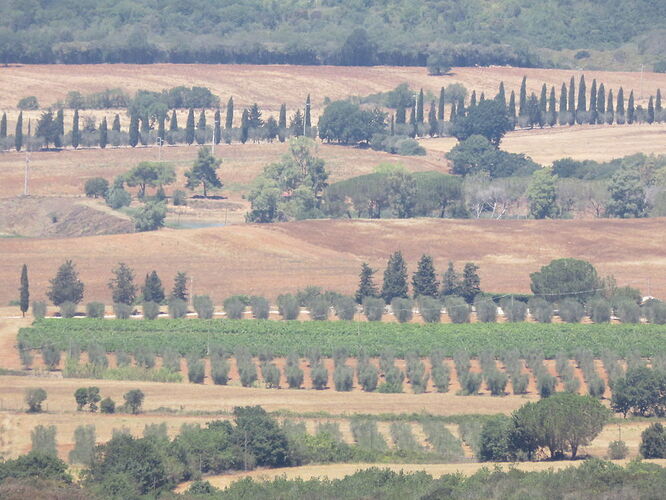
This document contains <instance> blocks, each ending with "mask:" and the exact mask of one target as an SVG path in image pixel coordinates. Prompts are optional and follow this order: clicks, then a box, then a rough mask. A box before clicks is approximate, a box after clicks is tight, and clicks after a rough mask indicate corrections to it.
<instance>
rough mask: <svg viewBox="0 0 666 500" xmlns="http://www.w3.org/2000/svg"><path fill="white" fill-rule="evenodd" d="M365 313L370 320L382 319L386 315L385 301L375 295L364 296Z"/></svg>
mask: <svg viewBox="0 0 666 500" xmlns="http://www.w3.org/2000/svg"><path fill="white" fill-rule="evenodd" d="M363 314H365V317H366V318H367V319H368V321H381V320H382V316H383V315H384V301H383V300H382V299H378V298H375V297H366V298H364V299H363Z"/></svg>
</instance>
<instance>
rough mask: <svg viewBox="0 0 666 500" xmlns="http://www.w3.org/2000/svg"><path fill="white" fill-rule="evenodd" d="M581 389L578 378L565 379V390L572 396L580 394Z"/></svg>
mask: <svg viewBox="0 0 666 500" xmlns="http://www.w3.org/2000/svg"><path fill="white" fill-rule="evenodd" d="M602 382H603V380H602ZM579 389H580V380H578V377H569V378H566V379H564V390H565V391H566V392H570V393H571V394H578V390H579Z"/></svg>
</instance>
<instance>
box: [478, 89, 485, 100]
mask: <svg viewBox="0 0 666 500" xmlns="http://www.w3.org/2000/svg"><path fill="white" fill-rule="evenodd" d="M485 100H486V94H485V93H484V92H483V91H481V96H480V97H479V102H483V101H485Z"/></svg>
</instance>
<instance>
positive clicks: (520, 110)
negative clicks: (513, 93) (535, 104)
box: [518, 76, 527, 117]
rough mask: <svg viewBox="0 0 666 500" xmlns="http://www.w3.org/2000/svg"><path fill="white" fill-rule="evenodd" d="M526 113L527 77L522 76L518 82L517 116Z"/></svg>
mask: <svg viewBox="0 0 666 500" xmlns="http://www.w3.org/2000/svg"><path fill="white" fill-rule="evenodd" d="M526 115H527V77H526V76H523V81H522V83H521V84H520V101H519V105H518V116H521V117H522V116H526Z"/></svg>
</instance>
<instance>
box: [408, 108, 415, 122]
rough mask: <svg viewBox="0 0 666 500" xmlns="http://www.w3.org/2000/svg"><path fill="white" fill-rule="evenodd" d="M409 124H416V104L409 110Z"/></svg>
mask: <svg viewBox="0 0 666 500" xmlns="http://www.w3.org/2000/svg"><path fill="white" fill-rule="evenodd" d="M409 124H410V125H416V106H412V108H411V110H410V111H409Z"/></svg>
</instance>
